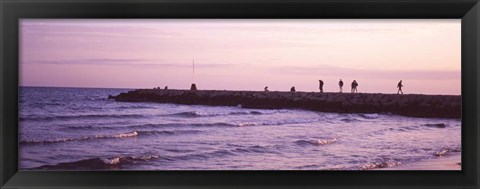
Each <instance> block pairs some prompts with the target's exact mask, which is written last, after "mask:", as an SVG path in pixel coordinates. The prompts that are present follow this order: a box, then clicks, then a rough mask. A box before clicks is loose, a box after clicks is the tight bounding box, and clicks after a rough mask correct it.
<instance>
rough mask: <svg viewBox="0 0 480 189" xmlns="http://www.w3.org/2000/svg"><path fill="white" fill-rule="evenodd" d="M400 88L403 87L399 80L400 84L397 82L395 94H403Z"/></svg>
mask: <svg viewBox="0 0 480 189" xmlns="http://www.w3.org/2000/svg"><path fill="white" fill-rule="evenodd" d="M402 87H403V85H402V80H400V82H398V85H397V88H398V91H397V94H399V93H402V94H403V91H402Z"/></svg>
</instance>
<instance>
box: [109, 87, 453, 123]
mask: <svg viewBox="0 0 480 189" xmlns="http://www.w3.org/2000/svg"><path fill="white" fill-rule="evenodd" d="M108 98H109V99H114V100H115V101H119V102H156V103H173V104H185V105H209V106H240V107H243V108H254V109H303V110H310V111H317V112H331V113H392V114H397V115H401V116H408V117H420V118H447V119H448V118H453V119H460V118H461V96H460V95H419V94H403V95H400V94H381V93H319V92H278V91H268V92H267V91H265V92H264V91H226V90H225V91H220V90H174V89H168V90H165V89H137V90H131V91H129V92H127V93H120V94H119V95H116V96H108Z"/></svg>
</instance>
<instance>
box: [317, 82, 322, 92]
mask: <svg viewBox="0 0 480 189" xmlns="http://www.w3.org/2000/svg"><path fill="white" fill-rule="evenodd" d="M318 82H320V86H319V88H320V92H321V93H323V81H322V80H318Z"/></svg>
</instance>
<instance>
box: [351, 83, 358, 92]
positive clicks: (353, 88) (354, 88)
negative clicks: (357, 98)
mask: <svg viewBox="0 0 480 189" xmlns="http://www.w3.org/2000/svg"><path fill="white" fill-rule="evenodd" d="M357 86H358V83H357V81H356V80H353V82H352V93H356V92H358V91H357Z"/></svg>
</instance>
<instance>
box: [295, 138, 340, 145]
mask: <svg viewBox="0 0 480 189" xmlns="http://www.w3.org/2000/svg"><path fill="white" fill-rule="evenodd" d="M335 142H337V139H336V138H332V139H315V140H297V141H295V143H296V144H298V145H301V146H305V145H313V146H322V145H326V144H333V143H335Z"/></svg>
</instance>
